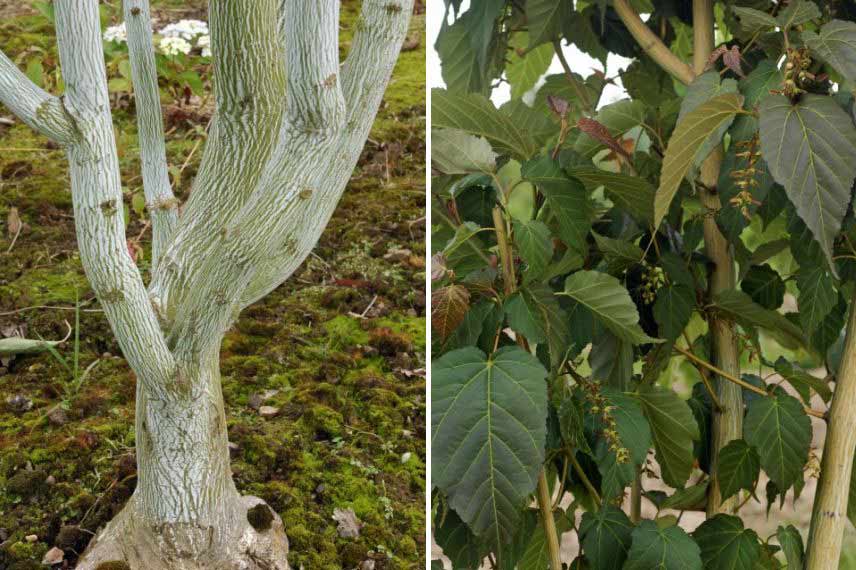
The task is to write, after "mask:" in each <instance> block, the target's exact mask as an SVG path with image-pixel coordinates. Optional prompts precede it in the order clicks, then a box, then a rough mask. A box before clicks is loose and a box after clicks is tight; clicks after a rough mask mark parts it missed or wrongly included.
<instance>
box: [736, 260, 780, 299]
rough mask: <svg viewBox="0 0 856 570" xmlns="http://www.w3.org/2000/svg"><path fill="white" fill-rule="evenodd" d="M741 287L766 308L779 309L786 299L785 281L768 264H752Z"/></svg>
mask: <svg viewBox="0 0 856 570" xmlns="http://www.w3.org/2000/svg"><path fill="white" fill-rule="evenodd" d="M740 288H741V289H743V292H744V293H746V294H747V295H749V296H750V297H751V298H752V300H753V301H755V302H756V303H758V304H759V305H761V306H762V307H764V308H765V309H770V310H775V309H778V308H779V307H781V306H782V303H783V302H784V300H785V282H784V281H782V278H781V277H780V276H779V274H778V273H776V270H775V269H773V268H772V267H770V266H769V265H766V264H765V265H753V266H751V267H750V268H749V271H748V272H747V273H746V276H745V277H744V278H743V281H742V282H741V283H740Z"/></svg>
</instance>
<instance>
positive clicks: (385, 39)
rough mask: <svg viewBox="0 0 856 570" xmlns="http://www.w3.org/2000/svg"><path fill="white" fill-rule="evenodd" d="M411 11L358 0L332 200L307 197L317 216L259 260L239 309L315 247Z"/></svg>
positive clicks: (407, 0) (345, 69)
mask: <svg viewBox="0 0 856 570" xmlns="http://www.w3.org/2000/svg"><path fill="white" fill-rule="evenodd" d="M412 9H413V1H412V0H403V1H399V2H395V1H392V2H390V1H387V0H364V1H363V4H362V12H361V15H360V23H361V25H360V26H359V28H358V29H357V31H356V33H355V35H354V40H353V42H352V43H351V49H350V52H349V53H348V56H347V58H346V59H345V62H344V64H343V65H342V71H341V73H340V78H341V83H342V90H343V93H344V96H345V101H346V105H347V110H348V115H347V129H346V131H345V133H344V136H343V138H342V140H341V141H340V142H339V143H338V145H337V151H336V152H335V153H334V155H335V159H334V163H333V164H334V168H332V169H331V175H332V178H331V179H330V180H331V182H330V186H329V188H330V189H331V190H330V194H331V195H332V196H335V198H333V197H329V196H326V195H325V194H324V193H322V192H315V193H313V194H312V195H311V197H310V198H309V205H308V207H307V211H309V212H312V211H313V210H317V211H318V216H317V217H314V218H313V217H311V216H310V219H309V221H308V222H309V227H308V228H307V230H308V231H303V230H302V228H301V227H300V226H295V227H293V228H292V229H290V230H289V231H288V239H289V240H292V241H293V242H294V243H295V244H296V252H295V251H292V250H291V249H290V248H280V249H278V250H275V252H274V253H273V254H272V255H270V256H269V257H267V258H265V259H263V260H262V261H261V262H260V265H259V266H258V267H257V271H256V274H255V276H254V277H253V279H252V281H251V282H250V284H249V285H248V287H247V289H246V291H244V293H243V295H242V299H241V302H240V308H244V307H246V306H248V305H250V304H252V303H254V302H256V301H258V300H259V299H261V298H263V297H264V296H265V295H267V294H268V293H270V292H271V291H273V290H274V289H275V288H276V287H278V286H279V285H280V284H281V283H283V282H284V281H285V280H286V279H288V277H289V276H290V275H291V274H292V273H293V272H294V271H296V270H297V268H298V267H299V266H300V264H301V263H303V260H304V259H305V258H306V256H307V255H309V252H310V251H311V250H312V247H314V246H315V243H316V241H317V240H318V237H317V236H318V235H320V232H321V231H322V230H323V228H324V226H325V225H326V224H327V221H328V220H329V218H330V216H331V215H332V213H333V209H334V208H335V205H336V203H338V199H339V198H338V197H339V196H340V195H341V193H342V191H343V189H344V185H345V184H346V183H347V181H348V180H349V179H350V176H351V173H352V172H353V170H354V168H355V167H356V164H357V160H358V159H359V156H360V152H361V150H362V147H363V144H364V143H365V140H366V138H367V137H368V135H369V131H370V130H371V126H372V123H373V122H374V117H375V115H376V114H377V109H378V108H379V106H380V102H381V100H382V99H383V94H384V92H385V90H386V85H387V83H388V82H389V78H390V75H391V74H392V69H393V67H394V66H395V62H396V61H397V60H398V55H399V52H400V49H401V43H402V41H403V40H404V37H405V36H406V34H407V24H408V21H409V15H410V12H411V10H412Z"/></svg>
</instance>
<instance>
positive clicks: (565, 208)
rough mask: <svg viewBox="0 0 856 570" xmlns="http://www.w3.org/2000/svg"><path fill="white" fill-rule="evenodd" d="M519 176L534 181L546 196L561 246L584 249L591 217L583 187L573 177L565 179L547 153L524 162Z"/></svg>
mask: <svg viewBox="0 0 856 570" xmlns="http://www.w3.org/2000/svg"><path fill="white" fill-rule="evenodd" d="M523 178H524V179H526V180H528V181H530V182H532V183H533V184H535V186H536V187H537V188H538V190H539V191H540V192H541V193H542V194H543V195H544V196H545V197H546V198H547V205H548V206H549V208H550V211H551V212H552V213H553V215H554V216H555V217H556V221H557V222H558V226H559V237H560V238H561V239H562V241H563V242H565V245H567V246H568V247H569V248H571V249H573V250H574V251H576V252H578V253H583V252H585V251H586V250H587V249H588V246H587V245H586V236H587V235H588V232H589V230H590V229H591V223H592V217H593V208H592V205H591V203H590V202H589V198H588V191H587V190H586V189H585V187H584V186H583V185H582V184H581V183H580V182H579V181H578V180H577V179H575V178H568V177H567V176H566V175H565V173H564V172H563V171H562V169H561V168H559V166H558V164H556V163H555V162H554V161H552V160H551V159H550V157H548V156H543V157H540V158H538V159H537V160H533V161H530V162H527V163H526V164H524V165H523Z"/></svg>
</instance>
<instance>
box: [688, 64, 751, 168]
mask: <svg viewBox="0 0 856 570" xmlns="http://www.w3.org/2000/svg"><path fill="white" fill-rule="evenodd" d="M725 93H737V82H736V81H734V80H733V79H726V80H724V81H720V78H719V72H718V71H715V70H711V71H708V72H706V73H703V74H701V75H699V76H698V77H696V78H695V80H693V82H692V83H690V84H689V86H688V87H687V94H686V96H684V98H683V100H682V101H681V110H680V112H679V113H678V124H681V121H683V120H684V119H685V118H686V117H687V116H688V115H689V114H690V113H692V112H693V111H694V110H695V109H698V108H699V106H701V105H703V104H705V103H707V102H708V101H710V100H711V99H713V98H714V97H716V96H717V95H722V94H725ZM730 125H731V121H728V122H724V123H722V124H720V125H719V127H718V128H716V129H715V130H713V131H712V132H711V133H710V135H709V136H708V137H707V139H706V140H705V141H704V143H703V144H702V145H701V146H700V147H699V148H698V150H697V151H696V155H695V158H694V159H693V166H694V167H698V166H699V165H701V163H702V162H703V161H704V159H705V158H707V156H708V155H709V154H710V153H711V151H712V150H713V149H714V147H716V145H718V144H719V142H720V141H721V140H722V137H723V135H725V131H727V130H728V127H729V126H730Z"/></svg>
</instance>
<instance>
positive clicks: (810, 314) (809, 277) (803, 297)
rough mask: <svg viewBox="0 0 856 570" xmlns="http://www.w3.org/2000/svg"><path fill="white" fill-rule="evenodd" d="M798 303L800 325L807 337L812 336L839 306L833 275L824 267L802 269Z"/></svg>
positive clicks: (798, 273) (798, 285) (799, 278)
mask: <svg viewBox="0 0 856 570" xmlns="http://www.w3.org/2000/svg"><path fill="white" fill-rule="evenodd" d="M797 287H799V289H800V294H799V297H797V301H798V303H799V308H800V324H801V325H802V328H803V330H804V331H805V334H806V336H811V335H812V333H814V331H815V330H817V328H818V327H819V326H820V324H821V323H822V322H823V320H824V319H825V318H826V316H827V315H828V314H829V312H830V311H831V310H832V309H833V308H834V307H835V306H836V305H837V304H838V294H837V293H836V292H835V286H834V285H833V283H832V275H831V274H830V273H829V271H828V270H827V269H826V268H825V267H822V266H817V265H815V266H812V267H800V269H799V271H797Z"/></svg>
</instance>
